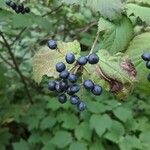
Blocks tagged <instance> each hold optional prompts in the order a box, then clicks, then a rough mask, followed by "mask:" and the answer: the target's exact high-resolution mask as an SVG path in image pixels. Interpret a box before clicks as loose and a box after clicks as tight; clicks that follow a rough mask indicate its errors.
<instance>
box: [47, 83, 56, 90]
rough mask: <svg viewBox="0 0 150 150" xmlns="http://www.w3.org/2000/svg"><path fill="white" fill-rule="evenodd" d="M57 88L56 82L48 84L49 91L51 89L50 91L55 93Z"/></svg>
mask: <svg viewBox="0 0 150 150" xmlns="http://www.w3.org/2000/svg"><path fill="white" fill-rule="evenodd" d="M55 86H56V82H55V81H50V82H49V83H48V89H49V90H50V91H55Z"/></svg>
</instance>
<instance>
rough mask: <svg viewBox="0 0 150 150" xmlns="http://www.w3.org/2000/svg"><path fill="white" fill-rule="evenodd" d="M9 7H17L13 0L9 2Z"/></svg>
mask: <svg viewBox="0 0 150 150" xmlns="http://www.w3.org/2000/svg"><path fill="white" fill-rule="evenodd" d="M10 7H11V8H12V9H14V10H15V9H16V7H17V5H16V3H14V2H11V3H10Z"/></svg>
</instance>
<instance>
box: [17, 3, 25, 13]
mask: <svg viewBox="0 0 150 150" xmlns="http://www.w3.org/2000/svg"><path fill="white" fill-rule="evenodd" d="M18 9H19V12H22V11H23V10H24V6H23V4H20V5H18Z"/></svg>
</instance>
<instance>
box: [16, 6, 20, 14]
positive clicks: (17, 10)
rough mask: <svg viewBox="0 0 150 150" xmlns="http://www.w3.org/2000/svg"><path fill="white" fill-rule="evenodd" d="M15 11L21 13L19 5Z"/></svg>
mask: <svg viewBox="0 0 150 150" xmlns="http://www.w3.org/2000/svg"><path fill="white" fill-rule="evenodd" d="M15 12H16V13H17V14H19V13H20V10H19V7H18V6H17V7H16V8H15Z"/></svg>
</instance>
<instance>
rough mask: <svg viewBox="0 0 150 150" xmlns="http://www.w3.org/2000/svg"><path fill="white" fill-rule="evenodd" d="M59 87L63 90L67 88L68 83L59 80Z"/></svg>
mask: <svg viewBox="0 0 150 150" xmlns="http://www.w3.org/2000/svg"><path fill="white" fill-rule="evenodd" d="M59 84H60V88H61V89H62V90H63V91H66V90H67V89H68V83H67V82H65V81H60V83H59Z"/></svg>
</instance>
